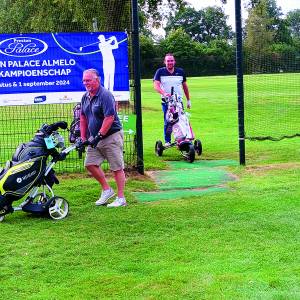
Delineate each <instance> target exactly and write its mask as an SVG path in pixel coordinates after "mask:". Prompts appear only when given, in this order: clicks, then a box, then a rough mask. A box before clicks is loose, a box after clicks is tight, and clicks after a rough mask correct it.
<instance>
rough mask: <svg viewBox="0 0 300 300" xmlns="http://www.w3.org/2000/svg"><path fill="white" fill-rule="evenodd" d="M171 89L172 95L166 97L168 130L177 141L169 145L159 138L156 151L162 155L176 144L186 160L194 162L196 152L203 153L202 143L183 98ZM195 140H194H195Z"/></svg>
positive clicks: (158, 154)
mask: <svg viewBox="0 0 300 300" xmlns="http://www.w3.org/2000/svg"><path fill="white" fill-rule="evenodd" d="M173 91H174V89H173V88H172V90H171V96H170V97H168V98H166V100H165V101H166V103H167V105H168V109H167V112H166V121H167V122H168V127H167V130H168V131H169V132H173V135H174V138H175V142H173V143H171V144H170V145H169V146H164V145H163V143H162V141H160V140H158V141H156V144H155V153H156V155H157V156H162V155H163V152H164V150H166V149H169V148H172V147H174V146H176V147H177V148H178V150H179V151H180V152H181V154H182V156H183V157H184V159H185V160H187V161H189V162H190V163H192V162H193V161H194V160H195V153H197V154H198V155H201V154H202V144H201V141H200V140H199V139H196V140H195V137H194V133H193V131H192V128H191V126H190V123H189V119H188V117H187V115H186V113H185V111H184V108H183V103H182V98H181V97H180V96H178V95H177V94H176V93H175V94H174V92H173ZM193 141H194V142H193Z"/></svg>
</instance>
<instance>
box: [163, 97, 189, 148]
mask: <svg viewBox="0 0 300 300" xmlns="http://www.w3.org/2000/svg"><path fill="white" fill-rule="evenodd" d="M166 121H167V122H168V129H167V130H170V132H173V135H174V138H175V141H176V142H177V143H181V142H182V141H186V140H188V141H191V140H193V139H194V133H193V130H192V128H191V125H190V122H189V119H188V117H187V115H186V113H185V112H184V109H183V103H182V98H181V97H180V96H178V95H177V94H175V95H172V96H171V97H170V99H169V101H168V110H167V112H166Z"/></svg>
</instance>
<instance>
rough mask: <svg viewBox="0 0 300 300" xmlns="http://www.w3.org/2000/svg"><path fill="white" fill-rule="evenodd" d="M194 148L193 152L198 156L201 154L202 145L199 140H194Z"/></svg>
mask: <svg viewBox="0 0 300 300" xmlns="http://www.w3.org/2000/svg"><path fill="white" fill-rule="evenodd" d="M194 148H195V151H196V153H197V154H198V155H201V154H202V143H201V141H200V140H195V142H194Z"/></svg>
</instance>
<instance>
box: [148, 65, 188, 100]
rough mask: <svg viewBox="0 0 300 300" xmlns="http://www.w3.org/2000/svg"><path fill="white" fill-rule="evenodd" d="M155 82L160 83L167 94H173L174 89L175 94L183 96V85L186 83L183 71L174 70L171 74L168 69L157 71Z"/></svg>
mask: <svg viewBox="0 0 300 300" xmlns="http://www.w3.org/2000/svg"><path fill="white" fill-rule="evenodd" d="M153 80H157V81H159V82H160V87H161V88H162V89H163V90H164V91H165V92H166V93H169V94H171V87H174V92H175V93H176V94H177V95H179V96H181V97H182V96H183V95H182V83H183V82H185V81H186V76H185V73H184V71H183V69H181V68H174V72H173V73H170V72H169V71H168V70H167V68H166V67H164V68H160V69H158V70H157V71H156V73H155V75H154V78H153ZM162 98H163V96H162Z"/></svg>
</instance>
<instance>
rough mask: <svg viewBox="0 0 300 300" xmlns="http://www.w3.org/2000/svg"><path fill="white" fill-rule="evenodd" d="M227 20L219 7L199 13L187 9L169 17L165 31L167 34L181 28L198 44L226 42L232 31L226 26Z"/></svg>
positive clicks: (208, 8) (209, 8)
mask: <svg viewBox="0 0 300 300" xmlns="http://www.w3.org/2000/svg"><path fill="white" fill-rule="evenodd" d="M227 18H228V17H227V16H226V15H225V13H224V12H223V10H222V8H221V7H217V6H212V7H207V8H205V9H202V10H199V11H196V10H195V9H193V8H190V7H188V8H186V9H184V10H181V11H179V12H178V13H177V14H176V15H175V16H174V17H171V18H170V20H169V22H168V23H167V26H166V28H165V29H166V32H167V33H169V32H170V31H171V30H174V29H178V28H182V29H183V30H184V31H185V32H186V33H188V34H189V35H190V36H191V38H192V39H193V40H194V41H198V42H200V43H208V42H210V41H211V40H216V39H225V40H228V39H229V38H230V37H231V36H232V31H231V27H230V26H228V25H227V24H226V20H227Z"/></svg>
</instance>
